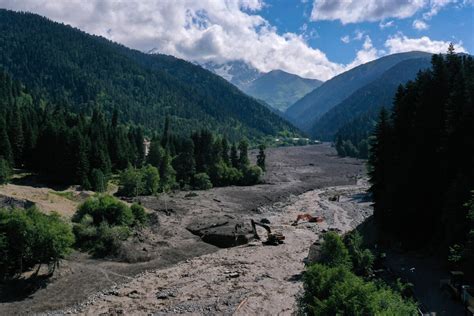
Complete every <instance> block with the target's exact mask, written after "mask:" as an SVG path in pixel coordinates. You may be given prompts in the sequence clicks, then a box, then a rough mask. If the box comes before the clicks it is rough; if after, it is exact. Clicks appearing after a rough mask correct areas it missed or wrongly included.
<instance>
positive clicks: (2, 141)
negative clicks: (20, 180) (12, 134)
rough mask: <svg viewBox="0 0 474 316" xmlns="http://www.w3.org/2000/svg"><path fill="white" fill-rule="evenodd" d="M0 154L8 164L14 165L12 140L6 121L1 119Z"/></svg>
mask: <svg viewBox="0 0 474 316" xmlns="http://www.w3.org/2000/svg"><path fill="white" fill-rule="evenodd" d="M0 152H1V154H0V155H1V156H3V158H4V159H5V160H6V161H7V162H8V164H9V165H12V164H13V153H12V148H11V145H10V140H9V138H8V134H7V131H6V128H5V120H4V119H3V118H2V117H0Z"/></svg>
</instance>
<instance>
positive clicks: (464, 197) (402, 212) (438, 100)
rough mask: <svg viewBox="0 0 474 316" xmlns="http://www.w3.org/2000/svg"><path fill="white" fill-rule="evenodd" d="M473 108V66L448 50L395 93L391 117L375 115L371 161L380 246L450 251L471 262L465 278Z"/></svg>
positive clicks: (473, 254) (473, 182) (469, 250)
mask: <svg viewBox="0 0 474 316" xmlns="http://www.w3.org/2000/svg"><path fill="white" fill-rule="evenodd" d="M473 101H474V61H473V59H472V57H471V56H465V55H456V54H455V53H454V51H453V48H452V46H451V47H450V50H449V52H448V54H447V55H445V56H443V55H436V56H433V59H432V69H431V70H426V71H424V72H421V73H420V74H419V75H418V76H417V78H416V80H415V81H414V82H409V83H407V84H406V85H405V86H402V87H400V88H399V89H398V91H397V93H396V96H395V102H394V106H393V110H392V111H390V112H387V111H385V110H384V111H382V113H381V114H380V119H379V121H378V124H377V127H376V131H375V138H374V140H373V142H372V144H371V157H370V181H371V183H372V187H371V189H370V191H371V192H372V194H373V198H374V202H375V204H374V206H375V219H376V222H377V224H378V226H379V228H380V232H382V234H383V235H382V236H383V237H384V238H383V239H385V241H387V240H393V239H394V240H396V241H400V242H401V243H402V245H403V247H405V248H418V247H428V248H431V249H435V250H442V251H444V252H445V253H447V252H448V247H451V256H450V259H451V260H453V261H456V263H457V264H461V263H462V262H464V263H465V264H467V262H468V261H469V260H470V264H471V265H470V268H471V269H470V271H472V264H474V261H473V258H474V250H473V249H474V248H473V244H474V239H473V237H474V235H473V233H474V227H473V226H472V224H473V223H474V222H473V219H474V217H473V214H472V212H473V210H472V202H471V204H470V205H467V204H465V203H467V202H468V201H469V199H470V196H471V190H473V189H474V137H473V135H474V103H473ZM469 207H471V214H470V217H469V218H468V211H469ZM469 225H471V226H469ZM469 230H470V232H469ZM455 245H456V246H455ZM466 266H467V267H468V266H469V265H466ZM468 270H469V269H468Z"/></svg>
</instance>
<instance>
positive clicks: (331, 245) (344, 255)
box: [320, 232, 351, 268]
mask: <svg viewBox="0 0 474 316" xmlns="http://www.w3.org/2000/svg"><path fill="white" fill-rule="evenodd" d="M320 262H321V263H322V264H325V265H328V266H343V267H347V268H351V257H350V256H349V251H348V250H347V248H346V246H345V245H344V243H343V242H342V239H341V237H340V236H339V235H338V234H336V233H334V232H328V233H326V234H324V235H323V244H322V245H321V260H320Z"/></svg>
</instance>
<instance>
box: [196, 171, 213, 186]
mask: <svg viewBox="0 0 474 316" xmlns="http://www.w3.org/2000/svg"><path fill="white" fill-rule="evenodd" d="M194 188H195V189H197V190H209V189H211V188H212V182H211V179H210V178H209V176H208V175H207V173H204V172H201V173H196V174H195V175H194Z"/></svg>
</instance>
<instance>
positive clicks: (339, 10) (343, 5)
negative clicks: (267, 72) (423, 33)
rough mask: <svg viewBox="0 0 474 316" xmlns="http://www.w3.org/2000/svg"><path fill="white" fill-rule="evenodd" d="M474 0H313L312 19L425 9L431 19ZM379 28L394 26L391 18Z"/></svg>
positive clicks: (350, 19)
mask: <svg viewBox="0 0 474 316" xmlns="http://www.w3.org/2000/svg"><path fill="white" fill-rule="evenodd" d="M473 4H474V0H314V2H313V10H312V12H311V20H313V21H319V20H329V21H335V20H339V21H341V22H342V23H343V24H348V23H358V22H366V21H369V22H375V21H383V20H384V19H387V18H397V19H404V18H408V17H411V16H413V15H414V14H415V13H417V12H419V11H424V13H423V19H425V20H429V19H431V18H432V17H433V16H435V15H437V14H438V13H439V11H441V10H442V9H443V8H444V7H447V6H449V5H457V6H461V7H462V6H469V5H473ZM379 26H380V28H384V27H388V26H392V23H391V21H390V22H387V23H386V24H383V23H380V24H379Z"/></svg>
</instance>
